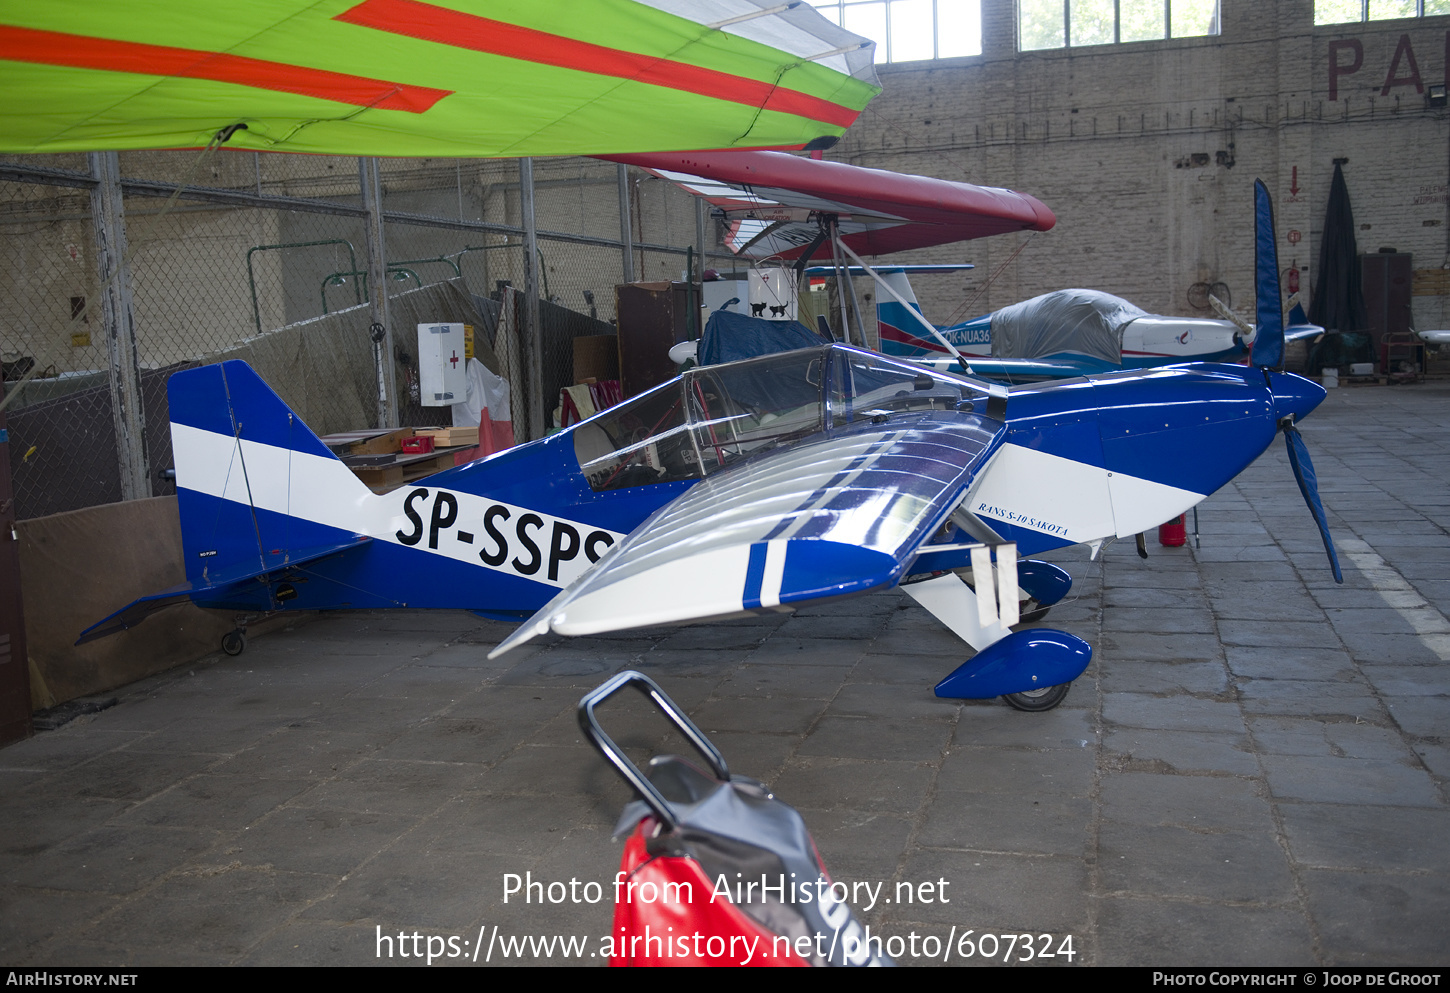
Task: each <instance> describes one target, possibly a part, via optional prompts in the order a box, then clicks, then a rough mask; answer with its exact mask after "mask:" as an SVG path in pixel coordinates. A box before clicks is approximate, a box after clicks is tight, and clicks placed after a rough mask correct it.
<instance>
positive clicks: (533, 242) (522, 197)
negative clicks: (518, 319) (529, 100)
mask: <svg viewBox="0 0 1450 993" xmlns="http://www.w3.org/2000/svg"><path fill="white" fill-rule="evenodd" d="M519 212H520V214H521V215H522V220H523V225H524V314H523V318H524V319H523V322H522V324H523V327H522V328H520V332H521V334H522V336H523V345H524V367H525V368H526V369H527V370H528V379H529V387H528V398H529V400H528V402H529V420H528V426H529V437H528V440H529V441H534V440H536V439H538V438H542V437H543V436H544V405H545V402H546V401H545V397H544V396H543V392H544V368H543V360H544V349H543V342H542V340H541V337H542V328H541V323H540V319H539V232H538V228H537V226H536V225H535V222H534V160H533V159H531V158H522V159H519Z"/></svg>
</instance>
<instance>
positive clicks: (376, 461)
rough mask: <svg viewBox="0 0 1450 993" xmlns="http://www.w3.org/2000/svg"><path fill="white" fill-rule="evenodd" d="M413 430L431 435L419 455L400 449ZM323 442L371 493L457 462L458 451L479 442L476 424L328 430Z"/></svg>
mask: <svg viewBox="0 0 1450 993" xmlns="http://www.w3.org/2000/svg"><path fill="white" fill-rule="evenodd" d="M415 434H421V435H429V436H431V437H432V438H433V439H434V449H433V451H432V452H429V453H427V454H422V455H411V454H407V453H405V452H403V450H402V442H403V439H404V438H410V437H413V436H414V435H415ZM322 443H323V444H324V445H326V446H327V447H328V448H329V449H331V450H332V451H333V453H334V454H336V455H337V457H338V458H340V459H342V461H343V464H345V465H346V466H347V467H348V468H349V469H351V470H352V471H353V474H354V475H355V476H357V477H358V478H359V479H361V480H362V481H363V482H364V483H366V484H367V485H368V488H369V489H371V490H372V491H373V492H374V493H386V492H388V491H389V490H393V489H397V488H398V487H399V486H402V485H403V484H404V483H408V482H411V481H412V480H415V479H422V478H423V477H424V476H431V475H433V474H434V473H435V472H441V471H443V470H444V469H448V468H451V467H452V466H454V465H455V464H457V463H456V458H457V455H458V453H459V452H460V451H466V450H467V449H469V448H473V447H476V446H477V445H478V428H477V427H471V428H470V427H445V428H392V429H389V428H371V429H367V430H362V431H342V432H339V433H338V434H330V435H327V436H326V437H324V438H323V439H322Z"/></svg>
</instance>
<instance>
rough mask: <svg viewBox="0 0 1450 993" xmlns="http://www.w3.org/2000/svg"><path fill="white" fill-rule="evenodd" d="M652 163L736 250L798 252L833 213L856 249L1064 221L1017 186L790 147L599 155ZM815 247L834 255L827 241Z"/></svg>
mask: <svg viewBox="0 0 1450 993" xmlns="http://www.w3.org/2000/svg"><path fill="white" fill-rule="evenodd" d="M601 157H602V158H608V159H610V160H611V161H614V162H625V163H628V164H629V165H634V166H639V167H640V168H643V169H647V170H649V171H650V172H653V173H654V174H655V175H657V176H661V177H663V178H665V179H669V180H671V181H673V182H675V183H678V184H679V185H680V186H682V187H683V188H684V189H685V190H686V191H687V192H689V193H691V194H693V195H695V196H698V197H703V198H704V199H705V200H707V201H709V202H710V204H711V205H712V206H713V207H714V209H715V211H716V212H717V213H719V214H721V215H723V216H724V218H725V221H726V224H727V227H728V232H727V236H726V244H727V245H728V246H729V247H730V249H731V251H733V252H735V253H736V254H738V255H742V256H745V257H747V258H756V259H759V258H770V257H780V258H784V259H792V258H798V257H800V256H801V255H803V254H804V253H805V251H806V250H807V249H808V248H809V247H810V245H811V244H812V242H813V241H814V240H815V238H816V235H817V234H818V233H819V231H820V228H819V226H818V225H817V224H816V221H815V215H818V214H823V213H824V214H834V215H836V217H837V218H838V223H839V225H840V230H841V237H842V240H843V241H845V243H846V244H847V245H849V246H850V247H851V249H852V250H853V251H855V252H858V253H860V254H862V255H881V254H884V253H887V252H900V251H905V250H907V249H911V248H925V247H928V246H931V245H945V244H950V243H952V242H957V241H967V240H969V239H972V238H983V237H986V236H987V235H993V234H1002V233H1004V232H1007V231H1046V230H1048V229H1049V228H1051V227H1052V226H1053V225H1054V224H1055V223H1057V218H1056V217H1055V216H1054V215H1053V213H1052V211H1051V210H1048V209H1047V207H1046V206H1045V205H1044V204H1043V203H1042V202H1041V201H1040V200H1038V199H1036V198H1035V197H1031V196H1028V195H1027V194H1025V193H1016V192H1014V191H1012V190H1004V189H997V188H994V187H989V186H975V185H973V184H971V183H957V182H953V181H951V180H946V179H935V178H932V177H929V176H912V175H907V174H905V173H899V172H888V171H886V170H884V169H866V168H863V167H861V166H853V165H847V164H845V163H843V162H826V161H822V160H819V159H809V158H802V157H800V156H797V155H789V154H786V153H784V152H739V151H715V152H669V153H654V154H649V155H610V156H601ZM815 254H816V255H818V256H822V257H829V256H830V254H831V247H830V245H829V244H827V245H824V246H821V247H819V248H818V249H817V251H816V253H815Z"/></svg>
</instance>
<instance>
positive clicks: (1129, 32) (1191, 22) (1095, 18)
mask: <svg viewBox="0 0 1450 993" xmlns="http://www.w3.org/2000/svg"><path fill="white" fill-rule="evenodd" d="M1218 2H1219V0H1018V4H1017V48H1018V49H1019V50H1020V51H1023V52H1031V51H1041V50H1043V49H1049V48H1080V47H1082V46H1084V45H1116V44H1120V43H1123V42H1133V41H1161V40H1163V39H1165V38H1201V37H1203V36H1205V35H1215V34H1218V33H1219V26H1218V25H1219V22H1218ZM1320 2H1323V0H1320ZM1371 2H1375V0H1371ZM1427 2H1442V0H1427ZM1443 2H1450V0H1443Z"/></svg>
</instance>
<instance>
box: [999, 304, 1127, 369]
mask: <svg viewBox="0 0 1450 993" xmlns="http://www.w3.org/2000/svg"><path fill="white" fill-rule="evenodd" d="M1146 315H1147V311H1145V310H1143V309H1142V308H1140V307H1135V306H1133V305H1132V304H1131V303H1129V302H1128V301H1126V300H1124V299H1123V298H1122V297H1115V296H1113V295H1112V294H1111V293H1102V292H1100V291H1098V290H1056V291H1055V292H1052V293H1044V294H1043V295H1042V296H1040V297H1033V298H1032V299H1031V300H1023V301H1022V302H1021V303H1014V304H1012V306H1010V307H1003V308H1002V309H1001V310H998V311H994V312H993V313H992V357H993V358H1012V359H1040V358H1045V357H1047V356H1049V355H1059V354H1061V353H1063V352H1075V353H1078V354H1081V355H1090V356H1092V357H1093V358H1097V359H1102V360H1103V361H1104V362H1110V363H1112V364H1113V365H1121V364H1122V361H1123V328H1124V327H1126V326H1127V325H1128V324H1129V323H1130V322H1132V321H1134V320H1136V319H1137V318H1139V317H1144V316H1146Z"/></svg>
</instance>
